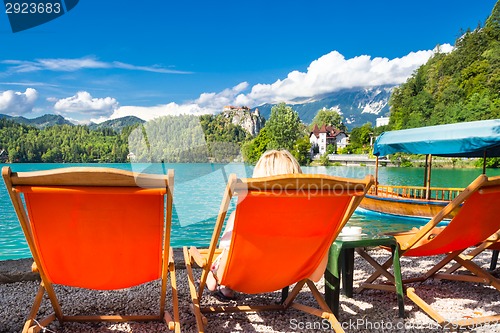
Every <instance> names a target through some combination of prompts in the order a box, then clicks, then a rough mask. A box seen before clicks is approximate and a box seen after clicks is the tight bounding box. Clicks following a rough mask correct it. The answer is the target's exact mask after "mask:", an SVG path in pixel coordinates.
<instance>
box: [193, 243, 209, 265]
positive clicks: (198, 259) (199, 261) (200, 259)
mask: <svg viewBox="0 0 500 333" xmlns="http://www.w3.org/2000/svg"><path fill="white" fill-rule="evenodd" d="M189 255H190V256H191V258H192V259H193V260H194V262H195V263H196V265H198V266H200V267H205V266H206V265H207V259H206V258H205V257H204V256H203V255H202V254H201V253H200V251H199V250H198V249H197V248H196V247H194V246H191V247H190V248H189Z"/></svg>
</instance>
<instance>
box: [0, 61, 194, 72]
mask: <svg viewBox="0 0 500 333" xmlns="http://www.w3.org/2000/svg"><path fill="white" fill-rule="evenodd" d="M0 63H2V64H5V65H9V66H10V67H9V68H8V70H9V71H10V72H15V73H26V72H36V71H55V72H75V71H78V70H81V69H100V68H101V69H102V68H118V69H126V70H134V71H146V72H155V73H162V74H190V72H184V71H177V70H172V69H167V68H164V67H162V66H159V65H153V66H137V65H132V64H127V63H123V62H120V61H113V62H104V61H100V60H98V59H97V58H95V57H83V58H76V59H64V58H55V59H35V60H34V61H26V60H4V61H1V62H0Z"/></svg>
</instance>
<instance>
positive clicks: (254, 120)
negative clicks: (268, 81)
mask: <svg viewBox="0 0 500 333" xmlns="http://www.w3.org/2000/svg"><path fill="white" fill-rule="evenodd" d="M223 114H224V116H225V117H228V118H230V119H231V122H232V123H233V124H234V125H240V126H241V127H243V128H244V129H245V130H246V131H247V132H248V133H250V134H251V135H252V136H256V135H257V134H259V132H260V130H261V129H262V127H264V123H265V119H264V117H262V116H261V115H260V112H259V109H255V110H254V111H252V110H250V108H247V107H233V106H230V107H225V108H224V111H223Z"/></svg>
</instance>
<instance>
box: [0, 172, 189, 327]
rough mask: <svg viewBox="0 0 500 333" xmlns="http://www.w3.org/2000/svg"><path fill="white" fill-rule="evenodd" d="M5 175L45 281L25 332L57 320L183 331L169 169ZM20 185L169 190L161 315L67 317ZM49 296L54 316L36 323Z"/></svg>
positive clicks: (12, 173)
mask: <svg viewBox="0 0 500 333" xmlns="http://www.w3.org/2000/svg"><path fill="white" fill-rule="evenodd" d="M2 176H3V179H4V181H5V184H6V186H7V190H8V193H9V196H10V198H11V200H12V204H13V206H14V209H15V211H16V213H17V216H18V218H19V222H20V224H21V227H22V230H23V232H24V235H25V237H26V240H27V243H28V246H29V248H30V250H31V253H32V255H33V259H34V263H33V267H32V268H33V271H37V272H38V273H39V274H40V278H41V283H40V287H39V289H38V292H37V294H36V297H35V300H34V304H33V306H32V308H31V311H30V313H29V315H28V318H27V320H26V322H25V325H24V327H23V333H25V332H38V331H40V330H42V329H43V328H44V327H45V326H47V325H49V324H50V323H51V322H53V321H54V320H56V319H57V320H58V321H59V323H60V324H63V323H64V322H128V321H162V320H165V321H166V323H167V324H168V327H169V329H170V330H175V332H180V323H179V310H178V296H177V285H176V278H175V266H174V260H173V252H172V249H171V248H170V246H169V244H170V229H171V223H172V203H173V186H174V172H173V170H169V171H168V174H167V175H146V174H137V173H133V172H129V171H125V170H118V169H112V168H97V167H73V168H62V169H54V170H46V171H34V172H12V171H11V169H10V167H4V168H3V169H2ZM138 184H140V185H138ZM17 186H58V187H65V186H71V187H75V186H95V187H132V188H139V187H151V188H160V189H165V190H166V193H167V195H166V202H165V201H164V208H166V214H165V215H164V226H163V230H164V231H163V235H162V237H163V250H162V259H161V260H162V264H161V266H162V267H161V292H160V295H161V296H160V309H159V314H158V315H92V316H67V315H64V314H63V310H62V307H61V305H60V304H59V301H58V299H57V296H56V292H55V290H54V287H53V281H51V279H50V278H49V277H48V275H47V274H45V272H44V270H43V265H42V264H41V261H40V259H41V258H40V253H39V249H38V248H37V243H36V242H35V240H34V238H33V233H32V230H31V227H30V222H29V217H28V213H27V211H26V207H25V205H24V204H23V199H22V197H21V194H20V193H19V191H16V187H17ZM168 273H170V279H171V282H170V284H171V287H172V306H173V312H174V316H173V318H172V316H171V315H170V314H169V313H168V312H166V311H165V303H166V300H165V298H166V293H167V280H168ZM45 293H47V295H48V298H49V300H50V303H51V305H52V308H53V310H54V313H52V314H50V315H48V316H46V317H45V318H43V319H40V320H36V316H37V313H38V310H39V307H40V305H41V303H42V300H43V296H44V294H45Z"/></svg>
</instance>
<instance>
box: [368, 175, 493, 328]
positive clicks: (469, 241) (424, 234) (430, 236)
mask: <svg viewBox="0 0 500 333" xmlns="http://www.w3.org/2000/svg"><path fill="white" fill-rule="evenodd" d="M457 208H458V213H457V215H456V216H455V217H454V218H453V219H452V220H451V221H450V222H449V224H448V225H447V226H446V227H444V228H442V229H437V228H435V227H436V225H437V224H438V223H439V222H441V221H442V220H443V219H444V217H445V216H447V215H448V214H449V213H450V212H451V211H452V210H454V209H457ZM499 217H500V176H498V177H491V178H488V177H486V176H485V175H480V176H479V177H478V178H476V179H475V180H474V181H473V182H472V183H471V184H470V185H469V186H467V187H466V188H465V189H464V191H463V192H462V193H460V195H458V196H457V197H456V198H455V199H454V200H453V201H451V202H450V203H449V204H448V205H447V206H446V207H444V208H443V209H442V210H441V211H440V212H439V213H438V214H437V215H436V216H434V217H433V218H432V219H431V220H430V221H429V222H428V223H427V224H426V225H425V226H423V227H422V228H421V229H418V230H413V231H409V232H402V233H394V234H392V235H394V236H395V237H396V239H397V241H398V244H399V245H400V247H401V253H402V254H401V256H405V257H427V256H434V255H445V257H444V258H443V259H442V260H441V261H440V262H439V263H438V264H436V265H435V266H434V267H432V268H431V269H430V270H429V271H428V272H426V273H425V274H424V275H423V276H420V277H416V278H411V279H406V280H403V283H404V284H408V283H413V282H421V281H425V280H427V279H429V278H438V279H448V280H460V281H469V282H480V283H486V284H489V285H491V286H493V287H494V288H496V289H497V290H499V291H500V280H499V279H496V278H495V277H493V276H492V275H491V274H490V273H488V272H487V271H486V270H484V269H482V268H481V267H479V266H478V265H477V264H476V263H474V262H472V259H473V258H474V256H475V255H469V254H465V252H464V251H466V250H467V249H468V248H470V247H476V249H475V251H478V252H480V251H482V250H484V249H486V248H488V247H490V246H491V245H492V244H494V243H495V242H497V241H498V239H499V235H500V234H499V233H498V230H499V229H500V218H499ZM478 244H479V245H478ZM364 255H366V253H365V254H364ZM368 261H369V262H370V263H372V264H373V261H371V260H369V259H368ZM452 261H454V262H456V264H455V265H453V266H451V267H449V265H448V264H449V263H450V262H452ZM391 264H392V261H391V259H389V260H388V261H387V262H386V263H384V264H383V265H377V263H376V262H375V263H374V267H375V268H376V271H375V273H373V274H372V275H371V276H370V277H369V278H368V279H367V280H366V281H365V283H363V284H361V286H360V291H361V290H363V289H364V288H371V289H383V290H386V289H388V288H387V286H386V285H385V284H383V283H374V282H375V281H376V280H377V279H378V278H379V277H380V276H381V275H384V276H388V277H389V279H391V275H390V273H389V272H388V271H387V268H388V267H390V266H391ZM459 267H464V268H466V269H467V270H468V271H469V273H472V274H473V275H470V274H452V273H453V272H456V271H457V269H458V268H459ZM443 270H444V272H443ZM440 272H442V273H440ZM406 293H407V296H408V297H409V298H410V299H411V300H412V301H413V302H415V304H417V305H418V306H419V307H420V308H421V309H422V310H424V311H425V312H426V313H427V314H428V315H429V316H430V317H431V318H433V319H434V320H436V321H437V322H438V323H439V324H440V325H443V326H446V327H467V326H469V327H470V326H476V325H479V324H485V323H489V322H498V320H500V315H497V316H488V317H482V318H481V317H479V318H474V319H466V320H463V321H456V322H450V321H448V320H446V319H445V318H444V317H442V316H441V315H440V314H439V313H438V312H437V311H436V310H434V309H433V308H432V307H431V306H430V305H429V304H427V303H426V302H425V301H424V300H423V299H422V298H420V297H419V296H418V295H417V294H416V292H415V288H407V290H406ZM454 325H457V326H454Z"/></svg>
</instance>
